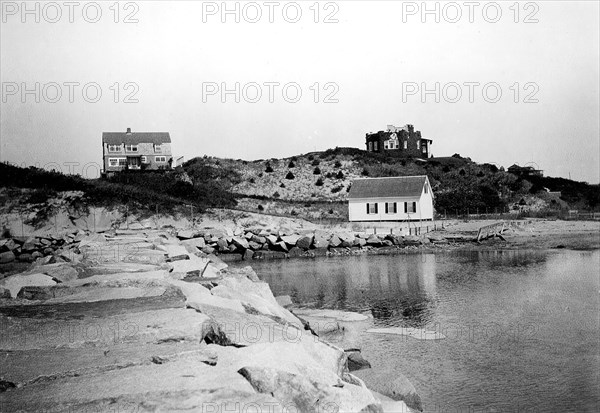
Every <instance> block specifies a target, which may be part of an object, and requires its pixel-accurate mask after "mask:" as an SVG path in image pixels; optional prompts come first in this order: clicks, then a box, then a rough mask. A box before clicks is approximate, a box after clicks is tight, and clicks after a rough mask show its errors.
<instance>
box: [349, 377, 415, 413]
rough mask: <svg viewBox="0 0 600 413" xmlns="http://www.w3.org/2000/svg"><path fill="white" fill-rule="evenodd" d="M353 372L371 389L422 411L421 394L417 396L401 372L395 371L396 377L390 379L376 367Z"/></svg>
mask: <svg viewBox="0 0 600 413" xmlns="http://www.w3.org/2000/svg"><path fill="white" fill-rule="evenodd" d="M353 374H355V375H356V376H358V377H359V378H361V379H362V380H363V381H364V382H365V383H366V385H367V387H369V388H370V389H371V390H374V391H376V392H377V393H381V394H383V395H384V396H387V397H389V398H391V399H393V400H397V401H399V400H402V401H404V402H405V403H406V405H407V406H408V407H410V408H412V409H415V410H418V411H421V412H422V411H423V403H422V401H421V396H419V393H417V391H416V389H415V387H414V386H413V385H412V383H411V382H410V381H409V380H408V379H407V378H406V377H405V376H403V375H402V374H401V373H396V374H397V377H396V378H395V379H392V380H390V378H389V377H387V376H385V377H384V376H383V373H381V372H380V371H378V370H377V369H365V370H359V371H355V372H354V373H353Z"/></svg>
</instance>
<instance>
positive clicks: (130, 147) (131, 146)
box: [125, 145, 138, 152]
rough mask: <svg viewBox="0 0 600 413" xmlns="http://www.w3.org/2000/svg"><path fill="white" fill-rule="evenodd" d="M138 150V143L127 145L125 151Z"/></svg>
mask: <svg viewBox="0 0 600 413" xmlns="http://www.w3.org/2000/svg"><path fill="white" fill-rule="evenodd" d="M137 151H138V146H137V145H125V152H137Z"/></svg>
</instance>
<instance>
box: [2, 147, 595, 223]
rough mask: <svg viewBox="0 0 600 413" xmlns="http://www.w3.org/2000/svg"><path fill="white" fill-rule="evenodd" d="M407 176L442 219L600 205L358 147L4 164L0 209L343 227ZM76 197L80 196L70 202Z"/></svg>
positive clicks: (583, 196)
mask: <svg viewBox="0 0 600 413" xmlns="http://www.w3.org/2000/svg"><path fill="white" fill-rule="evenodd" d="M409 175H428V176H429V179H430V182H431V184H432V187H433V190H434V193H435V207H436V210H437V212H438V214H441V215H448V216H453V215H462V214H465V213H467V212H468V213H471V214H475V213H485V212H489V213H493V212H495V211H498V212H500V211H504V212H506V211H507V210H511V211H514V212H518V213H520V214H521V215H522V216H523V215H524V216H542V217H543V216H561V215H565V214H566V211H567V210H569V209H578V210H598V208H599V207H600V196H599V195H600V190H599V186H598V185H589V184H587V183H585V182H575V181H571V180H568V179H564V178H552V177H530V178H520V177H517V176H515V175H513V174H511V173H508V172H506V171H505V170H504V169H503V168H502V167H497V166H496V165H492V164H478V163H476V162H473V161H472V160H471V159H469V158H464V157H461V156H460V155H458V154H455V155H453V156H452V157H446V158H430V159H428V160H426V161H423V160H413V159H398V158H393V157H389V156H385V155H382V154H375V153H369V152H366V151H363V150H359V149H356V148H335V149H329V150H327V151H324V152H314V153H308V154H303V155H298V156H293V157H289V158H283V159H275V158H273V159H261V160H255V161H245V160H241V159H237V160H234V159H222V158H216V157H208V156H204V157H198V158H194V159H191V160H189V161H188V162H186V163H185V164H184V165H183V166H182V167H178V168H176V169H175V170H173V171H168V172H147V171H146V172H139V171H133V172H123V173H121V174H117V175H115V176H113V177H111V178H108V179H92V180H90V179H84V178H82V177H80V176H76V175H63V174H60V173H57V172H51V171H46V170H42V169H38V168H34V167H30V168H21V167H17V166H13V165H10V164H7V163H2V164H0V188H2V190H1V191H0V204H1V205H2V207H3V210H4V211H7V210H9V211H10V210H14V209H22V208H26V209H27V208H29V212H31V211H34V213H33V214H30V215H31V216H32V217H31V218H30V219H29V221H31V222H30V223H31V224H36V223H37V222H42V221H44V220H45V219H47V218H48V217H49V216H51V215H52V213H53V209H55V208H56V205H55V203H52V202H49V200H51V199H55V198H56V197H57V196H58V197H59V198H60V199H61V202H62V204H63V205H64V204H66V206H67V207H69V208H74V209H85V208H87V207H89V206H109V207H116V208H120V207H125V206H126V207H127V208H128V210H129V211H141V212H142V213H147V214H151V213H155V212H156V211H159V212H160V213H173V212H178V211H182V210H185V209H186V208H187V205H193V206H194V210H195V211H197V212H203V211H206V210H207V209H208V208H223V209H237V210H241V211H248V212H258V213H265V214H270V215H275V216H284V217H290V216H291V217H299V218H304V219H308V220H310V221H312V222H317V223H323V222H345V221H347V206H346V199H347V196H348V191H349V189H350V186H351V184H352V181H353V180H354V179H356V178H359V177H382V176H409ZM69 191H71V192H73V191H75V192H76V193H77V194H78V195H77V196H71V195H68V194H67V195H68V196H65V195H64V194H65V193H68V192H69ZM61 193H62V194H63V195H60V194H61ZM59 195H60V196H59ZM188 211H189V210H188Z"/></svg>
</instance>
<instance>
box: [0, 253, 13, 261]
mask: <svg viewBox="0 0 600 413" xmlns="http://www.w3.org/2000/svg"><path fill="white" fill-rule="evenodd" d="M15 259H16V257H15V254H14V253H13V252H12V251H6V252H1V253H0V264H8V263H9V262H13V261H14V260H15Z"/></svg>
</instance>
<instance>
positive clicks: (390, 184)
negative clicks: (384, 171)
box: [348, 175, 427, 199]
mask: <svg viewBox="0 0 600 413" xmlns="http://www.w3.org/2000/svg"><path fill="white" fill-rule="evenodd" d="M426 181H427V176H425V175H421V176H398V177H389V178H360V179H355V180H354V182H352V187H351V188H350V194H349V195H348V199H362V198H389V197H419V196H421V192H422V191H423V185H425V182H426Z"/></svg>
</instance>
